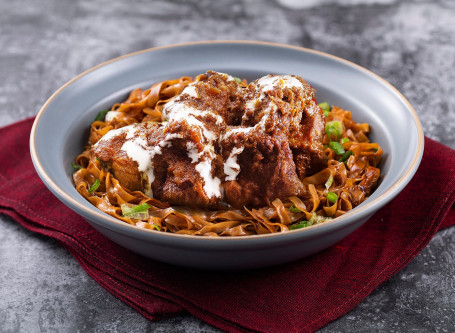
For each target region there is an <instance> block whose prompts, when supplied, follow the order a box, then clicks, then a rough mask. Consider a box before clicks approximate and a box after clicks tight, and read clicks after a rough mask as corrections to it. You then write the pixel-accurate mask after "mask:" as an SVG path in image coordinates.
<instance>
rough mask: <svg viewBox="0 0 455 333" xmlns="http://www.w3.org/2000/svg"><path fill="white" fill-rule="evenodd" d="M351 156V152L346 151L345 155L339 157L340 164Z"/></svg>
mask: <svg viewBox="0 0 455 333" xmlns="http://www.w3.org/2000/svg"><path fill="white" fill-rule="evenodd" d="M351 155H352V151H350V150H348V151H347V152H346V153H344V155H343V156H341V158H340V160H339V161H340V162H344V161H347V160H348V158H349V156H351Z"/></svg>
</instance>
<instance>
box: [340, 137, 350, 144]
mask: <svg viewBox="0 0 455 333" xmlns="http://www.w3.org/2000/svg"><path fill="white" fill-rule="evenodd" d="M340 142H341V143H346V142H349V139H348V138H342V139H341V140H340Z"/></svg>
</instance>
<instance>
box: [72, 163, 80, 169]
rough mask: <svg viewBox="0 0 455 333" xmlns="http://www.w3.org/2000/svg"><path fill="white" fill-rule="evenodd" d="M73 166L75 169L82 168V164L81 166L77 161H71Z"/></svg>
mask: <svg viewBox="0 0 455 333" xmlns="http://www.w3.org/2000/svg"><path fill="white" fill-rule="evenodd" d="M71 166H72V167H73V169H74V170H80V169H82V166H80V165H79V164H76V163H74V162H73V163H71Z"/></svg>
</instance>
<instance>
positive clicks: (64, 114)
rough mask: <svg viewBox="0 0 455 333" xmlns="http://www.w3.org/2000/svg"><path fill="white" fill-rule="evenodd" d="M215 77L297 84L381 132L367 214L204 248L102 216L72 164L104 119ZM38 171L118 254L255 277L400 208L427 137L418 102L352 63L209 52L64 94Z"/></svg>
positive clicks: (268, 47) (238, 47)
mask: <svg viewBox="0 0 455 333" xmlns="http://www.w3.org/2000/svg"><path fill="white" fill-rule="evenodd" d="M207 70H215V71H220V72H225V73H229V74H231V75H234V76H237V77H242V78H246V79H247V80H253V79H256V78H258V77H261V76H263V75H266V74H269V73H278V74H296V75H300V76H302V77H303V78H305V79H306V80H307V81H309V82H310V84H312V85H313V86H314V87H315V88H316V89H317V92H318V101H320V102H321V101H327V102H329V103H331V104H335V105H338V106H340V107H343V108H345V109H348V110H351V111H352V112H353V116H354V119H355V120H356V121H359V122H368V123H370V124H371V128H372V133H371V139H372V141H374V142H378V143H379V144H380V145H381V146H382V148H383V150H384V159H383V162H382V164H381V170H382V177H381V183H380V186H379V187H378V188H377V190H376V191H375V192H374V193H373V194H372V195H371V197H370V198H369V199H368V200H367V201H365V202H364V203H363V204H361V205H360V206H359V207H357V208H355V209H354V210H352V211H350V212H348V213H347V214H345V215H343V216H342V217H340V218H337V219H335V220H333V221H330V222H327V223H324V224H320V225H316V226H312V227H309V228H305V229H300V230H296V231H292V232H288V233H282V234H272V235H259V236H247V237H232V238H215V239H214V238H203V237H197V236H186V235H175V234H167V233H161V232H157V231H151V230H144V229H139V228H136V227H133V226H130V225H128V224H126V223H123V222H121V221H119V220H116V219H115V218H113V217H111V216H109V215H107V214H105V213H103V212H101V211H99V210H98V209H96V208H95V207H94V206H92V205H91V204H90V203H89V202H88V201H86V200H85V199H84V198H83V197H82V196H81V195H79V193H78V192H77V191H76V190H75V188H74V185H73V182H72V178H71V175H72V171H73V170H72V168H71V162H72V161H73V159H74V157H75V156H76V155H78V154H79V153H80V152H81V151H82V148H83V146H84V144H85V143H86V141H87V135H88V126H87V124H89V123H90V122H91V121H92V120H93V118H94V116H95V115H96V114H97V113H98V112H99V111H100V110H103V109H106V108H108V107H110V106H111V105H112V104H114V103H115V102H118V101H121V100H123V99H124V98H125V97H126V96H127V94H128V92H129V91H130V90H132V89H134V88H136V87H142V88H145V87H149V86H150V85H151V84H153V83H155V82H157V81H161V80H165V79H171V78H176V77H180V76H182V75H189V76H195V75H197V74H200V73H203V72H205V71H207ZM30 150H31V155H32V159H33V163H34V165H35V168H36V170H37V172H38V174H39V176H40V177H41V179H42V180H43V182H44V183H45V184H46V186H47V187H48V188H49V189H50V190H51V191H52V192H53V193H54V194H55V195H56V196H57V197H58V198H59V199H60V200H61V201H62V202H63V203H64V204H65V205H67V206H68V207H69V208H71V209H72V210H74V211H75V212H77V213H79V214H80V215H82V216H83V217H84V218H86V220H87V221H88V223H90V224H91V225H92V226H93V227H95V228H96V229H97V230H98V231H100V232H101V233H103V234H104V235H105V236H107V237H109V238H110V239H112V240H113V241H115V242H117V243H118V244H120V245H122V246H124V247H126V248H128V249H130V250H132V251H134V252H137V253H139V254H142V255H144V256H146V257H150V258H153V259H157V260H161V261H164V262H168V263H172V264H176V265H183V266H189V267H198V268H208V269H245V268H254V267H263V266H269V265H275V264H280V263H285V262H289V261H292V260H295V259H298V258H302V257H305V256H308V255H311V254H313V253H316V252H318V251H320V250H322V249H324V248H326V247H328V246H330V245H332V244H334V243H336V242H338V241H339V240H341V239H342V238H344V237H346V236H347V235H349V234H350V233H352V232H353V231H354V230H356V229H357V228H358V227H360V226H361V225H362V224H363V223H364V222H365V221H367V220H368V218H369V217H371V216H372V215H373V214H374V213H375V212H376V211H377V210H378V209H381V208H382V207H383V206H384V205H385V204H386V203H388V202H389V201H390V200H391V199H392V198H394V197H395V196H396V195H397V194H398V193H399V192H400V191H401V190H402V189H403V188H404V187H405V186H406V184H407V183H408V182H409V181H410V179H411V178H412V176H413V175H414V173H415V172H416V170H417V167H418V165H419V163H420V159H421V156H422V152H423V134H422V129H421V125H420V122H419V120H418V118H417V115H416V113H415V111H414V110H413V108H412V107H411V105H410V104H409V102H408V101H407V100H406V99H405V98H404V97H403V96H402V95H401V94H400V93H399V92H398V91H397V90H396V89H395V88H393V87H392V86H391V85H390V84H389V83H387V82H386V81H384V80H383V79H381V78H380V77H378V76H377V75H375V74H373V73H372V72H370V71H368V70H366V69H364V68H362V67H360V66H358V65H355V64H353V63H351V62H348V61H346V60H343V59H340V58H337V57H334V56H331V55H328V54H324V53H321V52H317V51H313V50H308V49H304V48H300V47H294V46H286V45H277V44H270V43H260V42H237V41H225V42H202V43H190V44H184V45H176V46H167V47H159V48H154V49H150V50H145V51H140V52H136V53H132V54H129V55H126V56H123V57H120V58H117V59H114V60H111V61H108V62H106V63H104V64H101V65H99V66H96V67H94V68H92V69H90V70H88V71H86V72H84V73H82V74H81V75H79V76H77V77H76V78H74V79H73V80H71V81H70V82H68V83H67V84H65V85H64V86H63V87H61V88H60V89H59V90H58V91H57V92H56V93H55V94H53V95H52V96H51V97H50V98H49V100H48V101H47V102H46V104H44V106H43V107H42V109H41V110H40V112H39V113H38V116H37V117H36V120H35V123H34V125H33V129H32V132H31V137H30Z"/></svg>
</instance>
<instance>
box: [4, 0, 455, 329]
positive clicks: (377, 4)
mask: <svg viewBox="0 0 455 333" xmlns="http://www.w3.org/2000/svg"><path fill="white" fill-rule="evenodd" d="M221 39H228V40H229V39H242V40H260V41H270V42H278V43H286V44H293V45H299V46H304V47H308V48H313V49H316V50H320V51H324V52H328V53H331V54H334V55H336V56H340V57H342V58H345V59H348V60H350V61H353V62H355V63H357V64H359V65H361V66H364V67H366V68H368V69H370V70H372V71H373V72H375V73H377V74H379V75H380V76H382V77H384V78H385V79H386V80H388V81H389V82H390V83H392V84H393V85H394V86H395V87H397V88H398V89H399V90H400V91H401V92H402V93H403V94H404V95H405V96H406V97H407V98H408V99H409V101H410V102H411V104H412V105H413V106H414V108H415V109H416V111H417V113H418V115H419V118H420V120H421V122H422V125H423V129H424V132H425V135H427V136H429V137H431V138H433V139H435V140H437V141H440V142H442V143H444V144H445V145H448V146H449V147H452V148H455V69H454V68H455V0H439V1H430V0H428V1H425V0H414V1H412V0H408V1H399V0H338V1H337V0H320V1H317V0H308V1H293V0H276V1H272V0H269V1H247V0H243V1H242V0H227V1H209V0H205V1H198V0H194V1H153V2H152V1H112V0H111V1H108V0H85V1H83V0H79V1H70V0H65V1H59V0H41V1H37V0H16V1H7V0H0V126H4V125H8V124H11V123H14V122H16V121H18V120H21V119H24V118H27V117H31V116H34V115H36V113H37V112H38V110H39V108H40V107H41V105H42V104H43V103H44V102H45V100H46V99H47V98H48V97H49V96H50V95H51V94H52V93H53V92H54V91H55V90H57V89H58V88H59V87H60V86H61V85H62V84H64V83H65V82H66V81H68V80H70V79H71V78H72V77H74V76H75V75H77V74H79V73H81V72H82V71H84V70H86V69H88V68H90V67H92V66H94V65H97V64H99V63H101V62H103V61H106V60H108V59H111V58H114V57H117V56H120V55H123V54H126V53H130V52H133V51H137V50H141V49H145V48H150V47H154V46H160V45H168V44H174V43H182V42H191V41H199V40H221ZM24 135H27V133H24ZM454 254H455V228H454V227H453V228H449V229H446V230H443V231H441V232H439V233H437V234H436V235H435V237H434V238H433V240H432V241H431V242H430V244H429V245H428V246H427V247H426V248H425V249H424V250H423V251H422V252H421V253H420V254H419V255H418V256H417V257H416V258H415V259H414V260H413V261H412V262H411V263H410V264H409V265H408V266H407V267H405V268H404V269H403V270H402V271H401V272H399V273H398V274H396V275H395V276H394V277H393V278H392V279H390V280H389V281H388V282H386V283H384V284H383V285H382V286H380V287H379V288H378V289H377V290H375V291H374V292H373V293H372V294H371V295H370V296H369V297H367V298H366V299H365V300H364V301H363V302H362V303H361V304H360V305H359V306H358V307H356V308H355V309H354V310H352V311H351V312H350V313H348V314H347V315H345V316H344V317H341V318H339V319H338V320H336V321H334V322H332V323H330V324H329V325H327V326H326V327H324V328H322V329H321V332H340V331H344V332H352V331H357V332H370V331H387V332H388V331H398V332H400V331H401V332H403V331H406V332H408V331H414V332H453V331H454V330H455V324H454V323H455V258H454ZM77 331H79V332H91V331H93V332H125V331H126V332H134V331H146V332H168V331H172V332H217V331H218V330H217V329H216V328H213V327H211V326H209V325H207V324H205V323H203V322H201V321H199V320H198V319H196V318H194V317H192V316H191V315H189V314H182V315H180V316H177V317H174V318H169V319H164V320H161V321H158V322H150V321H148V320H147V319H145V318H143V317H142V316H141V315H140V314H138V313H137V312H136V311H135V310H132V309H131V308H129V307H128V306H126V305H125V304H124V303H122V302H121V301H119V300H117V299H116V298H114V297H113V296H112V295H110V294H109V293H108V292H107V291H105V290H104V289H103V288H102V287H100V286H99V285H98V284H97V283H96V282H95V281H93V280H92V279H91V278H90V277H89V276H88V275H87V274H86V273H85V272H84V271H83V269H82V268H81V267H80V266H79V264H78V263H77V262H76V260H75V259H74V258H73V257H72V256H71V255H70V254H69V253H67V252H66V250H64V249H63V248H61V247H60V246H59V245H58V244H57V243H56V242H54V241H53V240H50V239H48V238H45V237H42V236H39V235H36V234H33V233H31V232H29V231H27V230H26V229H24V228H22V227H21V226H19V225H18V224H17V223H15V222H14V221H12V220H11V219H10V218H7V217H5V216H0V332H77Z"/></svg>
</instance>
